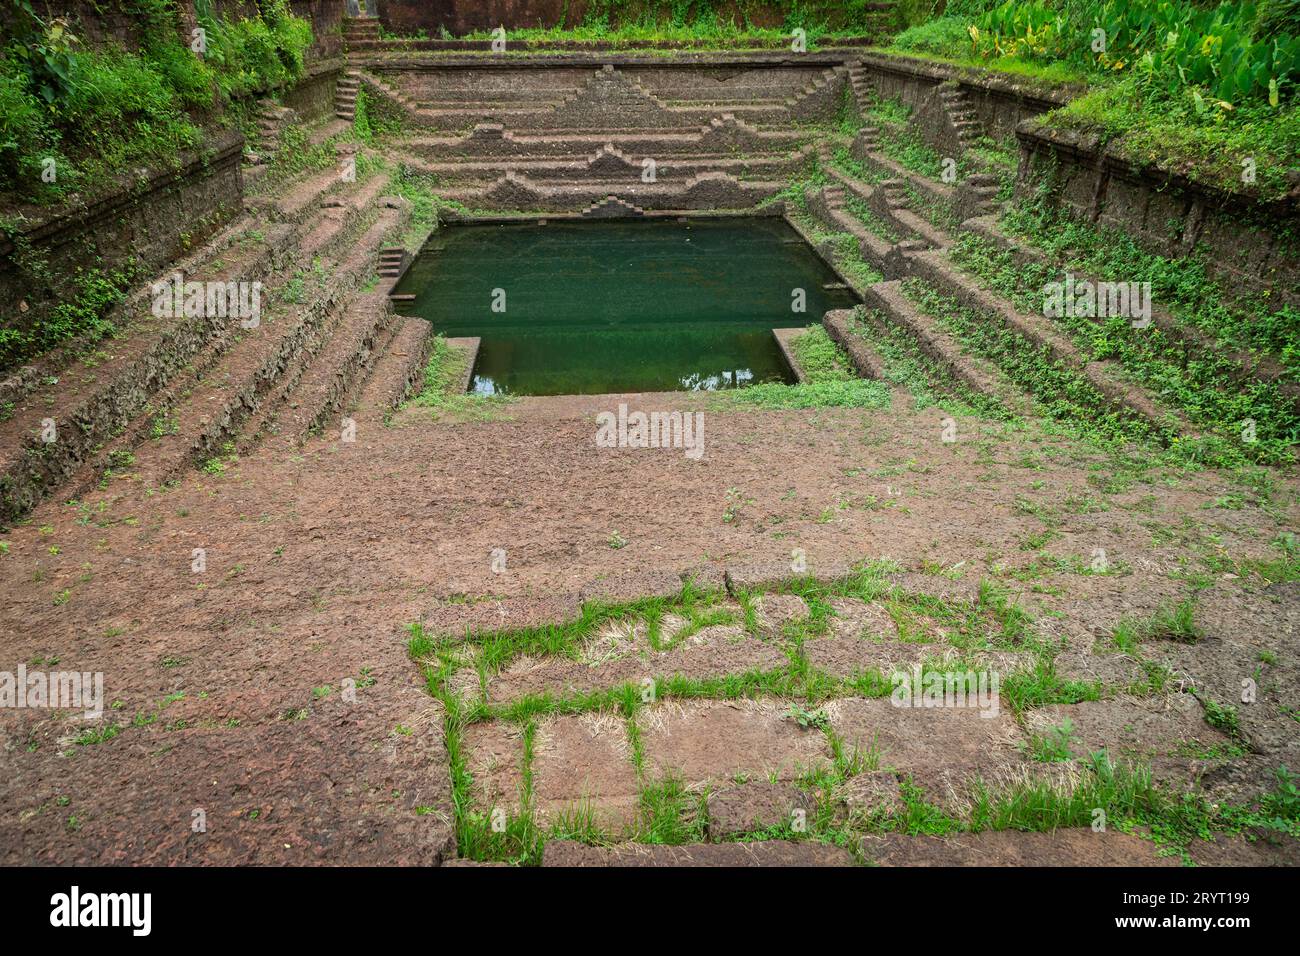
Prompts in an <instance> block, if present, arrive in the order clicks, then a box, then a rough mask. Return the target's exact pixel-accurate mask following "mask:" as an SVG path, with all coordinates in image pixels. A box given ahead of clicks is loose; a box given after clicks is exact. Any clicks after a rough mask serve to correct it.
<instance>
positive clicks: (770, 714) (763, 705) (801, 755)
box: [637, 700, 831, 786]
mask: <svg viewBox="0 0 1300 956" xmlns="http://www.w3.org/2000/svg"><path fill="white" fill-rule="evenodd" d="M785 712H786V708H785V706H783V705H781V704H778V703H776V702H774V701H766V700H763V701H755V700H734V701H731V700H728V701H698V702H691V703H685V704H681V703H676V702H669V703H662V704H658V705H656V706H654V707H651V708H648V709H646V710H643V711H642V712H641V713H640V714H638V716H637V722H638V724H639V726H640V728H641V740H642V746H643V747H644V750H645V767H646V772H647V773H648V774H650V775H651V776H654V777H663V776H665V775H668V774H679V775H681V776H682V777H683V778H684V779H685V781H686V783H687V785H688V786H698V785H701V784H703V783H705V782H709V781H712V782H714V783H717V782H720V781H730V780H733V779H735V778H736V777H737V776H747V777H750V778H760V779H765V780H766V779H771V778H775V779H776V780H778V781H782V782H788V781H792V780H794V779H796V778H797V777H798V776H799V775H800V773H802V772H804V771H807V770H809V769H812V768H814V767H819V766H824V765H826V764H828V763H829V762H830V759H831V755H830V749H829V747H828V746H827V743H826V737H825V735H824V734H823V733H822V732H821V731H820V730H817V729H815V728H809V729H803V728H801V727H800V726H799V725H798V724H797V723H795V722H794V721H793V720H791V719H789V718H788V717H786V716H785Z"/></svg>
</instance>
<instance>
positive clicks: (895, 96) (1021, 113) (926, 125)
mask: <svg viewBox="0 0 1300 956" xmlns="http://www.w3.org/2000/svg"><path fill="white" fill-rule="evenodd" d="M861 64H862V67H863V70H864V71H865V74H866V76H867V77H868V78H869V82H870V83H871V86H872V88H873V90H874V92H875V95H876V96H878V97H880V98H881V99H886V100H900V101H901V102H902V103H903V104H904V105H906V106H908V107H909V108H911V110H912V111H913V112H912V116H911V117H910V123H911V125H912V126H913V127H914V128H915V129H916V130H917V131H918V132H920V134H921V135H922V137H924V138H925V140H926V141H927V142H928V143H929V144H930V145H931V146H933V147H935V148H936V149H938V150H940V151H942V152H944V153H945V154H946V155H959V154H960V152H961V147H960V146H959V145H958V130H957V129H956V128H955V127H954V116H953V114H954V112H956V111H958V110H959V109H961V108H966V109H969V110H970V111H971V112H972V113H973V114H974V117H975V119H976V120H978V122H979V124H980V126H981V127H982V129H983V131H984V132H986V133H988V134H989V135H991V136H994V137H999V138H1000V137H1005V136H1011V135H1013V134H1014V133H1015V130H1016V127H1017V126H1018V125H1019V124H1020V122H1021V121H1022V120H1025V119H1028V118H1030V117H1033V116H1038V115H1039V114H1041V113H1045V112H1047V111H1048V110H1052V109H1056V108H1057V107H1058V106H1063V105H1065V103H1066V102H1067V101H1068V99H1069V96H1068V93H1066V92H1062V91H1047V90H1043V89H1039V88H1036V87H1032V86H1029V85H1027V84H1024V83H1019V82H1016V81H1014V80H1011V79H1009V78H1007V77H1001V76H997V75H995V74H991V73H982V72H980V71H977V70H966V69H960V68H957V67H949V66H945V65H943V64H940V63H930V62H926V61H923V60H914V59H910V58H907V57H900V56H883V55H878V54H871V53H864V54H863V55H862V56H861ZM945 92H946V93H947V96H945V95H944V93H945Z"/></svg>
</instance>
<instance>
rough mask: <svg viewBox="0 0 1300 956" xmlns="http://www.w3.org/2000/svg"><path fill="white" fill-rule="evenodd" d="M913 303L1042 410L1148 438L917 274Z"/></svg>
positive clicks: (1062, 370)
mask: <svg viewBox="0 0 1300 956" xmlns="http://www.w3.org/2000/svg"><path fill="white" fill-rule="evenodd" d="M903 291H904V293H905V294H906V295H907V296H908V298H910V299H911V300H912V301H913V302H915V303H916V305H917V307H918V308H919V309H921V311H923V312H925V313H926V314H927V315H929V316H931V317H933V318H934V319H936V320H937V321H938V323H939V325H940V327H941V328H943V329H944V330H945V331H947V332H948V333H950V334H951V335H953V337H954V338H956V339H957V340H958V342H960V343H961V344H962V346H963V347H964V348H965V349H966V350H967V351H969V352H971V353H972V354H975V355H979V356H982V357H984V358H986V359H988V360H990V361H992V362H993V363H994V364H995V365H997V366H998V368H999V369H1000V370H1001V371H1002V373H1003V374H1004V375H1005V376H1006V377H1007V378H1008V379H1009V380H1010V381H1011V382H1012V383H1013V384H1014V385H1016V386H1017V387H1018V388H1020V389H1021V390H1023V391H1024V392H1026V393H1028V394H1031V395H1033V396H1034V399H1035V402H1036V403H1037V405H1038V407H1039V408H1040V410H1041V411H1042V412H1043V413H1044V414H1046V415H1048V416H1050V417H1051V418H1054V419H1056V420H1058V421H1060V422H1063V423H1067V424H1071V425H1074V424H1077V423H1085V422H1086V423H1087V426H1086V430H1087V431H1088V432H1091V433H1093V434H1096V435H1099V436H1101V437H1102V438H1103V439H1105V440H1115V439H1118V440H1122V441H1130V440H1135V439H1136V440H1147V439H1150V438H1152V437H1155V436H1154V434H1153V431H1152V429H1151V426H1150V425H1148V424H1147V423H1145V422H1143V421H1141V420H1139V419H1137V418H1134V417H1131V416H1129V415H1127V414H1125V413H1124V412H1122V411H1115V410H1111V411H1103V409H1107V408H1108V406H1109V402H1108V400H1107V399H1106V398H1105V396H1103V395H1102V394H1101V393H1100V392H1098V391H1097V389H1096V388H1095V387H1094V386H1093V385H1092V384H1091V383H1090V382H1088V380H1087V379H1085V378H1084V377H1083V376H1082V375H1081V374H1079V373H1078V372H1076V371H1074V370H1073V369H1071V368H1069V367H1067V366H1065V365H1063V364H1062V363H1060V362H1057V361H1055V360H1054V359H1053V358H1052V356H1051V353H1050V352H1049V351H1048V350H1047V348H1046V347H1039V346H1036V345H1034V344H1033V343H1031V342H1030V341H1028V340H1027V339H1026V338H1024V337H1023V336H1021V335H1019V334H1018V333H1016V332H1014V331H1012V330H1011V329H1009V328H1007V327H1006V326H1004V325H1002V324H1001V322H999V321H996V320H991V319H990V318H989V317H987V316H983V315H980V314H978V313H976V312H975V311H974V310H972V309H969V308H966V307H965V306H962V305H961V304H960V303H958V302H957V301H956V300H954V299H953V298H951V297H950V296H945V295H941V294H940V293H938V292H935V291H934V290H933V289H931V288H930V287H929V286H927V285H925V284H924V283H923V282H921V281H920V280H917V279H908V280H905V281H904V284H903Z"/></svg>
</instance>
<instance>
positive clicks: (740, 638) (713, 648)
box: [487, 624, 789, 705]
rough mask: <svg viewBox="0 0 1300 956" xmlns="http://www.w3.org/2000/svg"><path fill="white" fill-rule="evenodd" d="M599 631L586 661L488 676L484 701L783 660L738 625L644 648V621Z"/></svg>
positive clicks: (513, 668)
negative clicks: (619, 629)
mask: <svg viewBox="0 0 1300 956" xmlns="http://www.w3.org/2000/svg"><path fill="white" fill-rule="evenodd" d="M666 630H667V629H666ZM602 634H603V635H605V636H604V637H603V638H601V637H600V636H598V639H597V641H596V642H594V643H593V644H592V645H589V646H588V648H587V649H586V653H585V654H584V656H585V657H586V658H587V659H586V660H576V661H575V660H571V659H569V658H555V657H550V658H533V657H520V658H518V659H516V660H515V661H513V662H511V663H510V665H508V666H507V667H506V668H504V669H503V670H502V671H501V672H500V673H499V674H497V675H495V676H494V677H492V678H490V679H489V680H488V690H487V699H488V702H489V703H491V704H494V705H497V704H506V703H510V702H513V701H517V700H519V699H520V698H521V697H524V696H526V695H528V694H544V693H550V694H552V695H553V696H557V697H563V696H567V695H573V694H586V693H591V692H594V691H602V690H609V689H611V688H614V687H618V686H620V685H622V684H632V685H634V686H638V687H640V686H642V685H643V684H644V683H645V682H647V681H651V680H657V679H662V678H666V677H671V676H681V677H687V678H693V679H707V678H711V677H722V676H725V675H728V674H744V673H746V672H749V671H768V670H773V669H775V668H779V667H783V666H785V665H786V664H788V663H789V657H788V656H787V654H786V652H785V650H784V649H783V648H784V645H783V644H782V643H780V642H777V641H765V640H760V639H759V638H756V637H754V636H752V635H750V634H747V633H746V632H745V630H744V628H743V627H741V626H740V625H738V624H737V625H731V624H714V625H710V626H708V627H704V628H701V629H700V630H698V631H695V632H694V633H691V634H689V635H688V636H685V637H682V638H680V640H678V641H677V642H676V643H675V644H672V645H671V646H669V647H666V648H665V649H663V650H659V649H656V648H653V647H651V646H650V644H649V640H648V637H647V635H646V632H645V627H644V625H640V626H638V627H635V628H631V629H630V630H629V631H628V632H627V633H626V634H625V635H622V636H618V635H614V634H611V633H609V630H608V629H607V630H606V631H602ZM670 639H671V638H670Z"/></svg>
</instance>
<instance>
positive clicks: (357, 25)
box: [343, 17, 380, 50]
mask: <svg viewBox="0 0 1300 956" xmlns="http://www.w3.org/2000/svg"><path fill="white" fill-rule="evenodd" d="M379 41H380V37H379V18H378V17H344V18H343V42H344V44H346V45H347V48H348V49H349V50H363V49H368V48H370V47H372V46H374V45H377V44H378V43H379Z"/></svg>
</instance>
